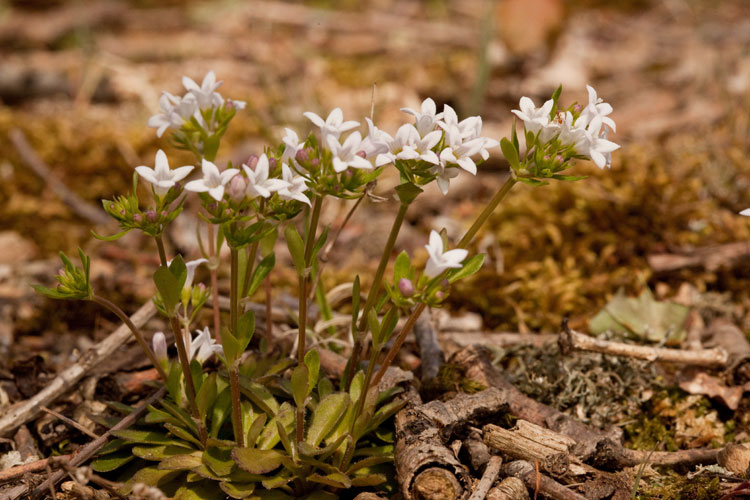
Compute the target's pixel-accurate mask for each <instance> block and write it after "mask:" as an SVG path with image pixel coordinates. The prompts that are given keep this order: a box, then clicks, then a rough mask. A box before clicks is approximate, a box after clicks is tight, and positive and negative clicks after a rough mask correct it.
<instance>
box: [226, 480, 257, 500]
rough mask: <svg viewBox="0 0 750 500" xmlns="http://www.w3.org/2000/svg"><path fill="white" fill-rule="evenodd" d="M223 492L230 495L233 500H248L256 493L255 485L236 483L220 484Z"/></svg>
mask: <svg viewBox="0 0 750 500" xmlns="http://www.w3.org/2000/svg"><path fill="white" fill-rule="evenodd" d="M219 488H221V491H223V492H224V493H226V494H227V495H229V496H230V497H231V498H247V497H249V496H250V495H252V494H253V491H255V483H235V482H233V481H232V482H229V481H225V482H221V483H219Z"/></svg>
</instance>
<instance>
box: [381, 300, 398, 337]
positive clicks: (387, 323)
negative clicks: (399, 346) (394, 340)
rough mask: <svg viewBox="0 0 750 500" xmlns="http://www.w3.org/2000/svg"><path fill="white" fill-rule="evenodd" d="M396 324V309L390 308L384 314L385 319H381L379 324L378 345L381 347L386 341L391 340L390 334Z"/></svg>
mask: <svg viewBox="0 0 750 500" xmlns="http://www.w3.org/2000/svg"><path fill="white" fill-rule="evenodd" d="M397 323H398V308H396V307H391V308H390V309H388V312H386V313H385V317H384V318H383V321H382V323H381V324H380V338H379V339H378V343H379V344H380V345H383V344H385V343H386V342H388V339H390V338H391V334H392V333H393V330H394V329H395V328H396V324H397Z"/></svg>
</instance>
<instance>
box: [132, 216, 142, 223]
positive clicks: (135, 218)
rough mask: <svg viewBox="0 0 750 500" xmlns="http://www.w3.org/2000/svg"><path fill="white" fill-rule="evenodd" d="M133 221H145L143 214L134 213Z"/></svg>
mask: <svg viewBox="0 0 750 500" xmlns="http://www.w3.org/2000/svg"><path fill="white" fill-rule="evenodd" d="M133 222H135V223H136V224H140V223H141V222H143V216H142V215H141V214H133Z"/></svg>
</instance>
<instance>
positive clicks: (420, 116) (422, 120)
mask: <svg viewBox="0 0 750 500" xmlns="http://www.w3.org/2000/svg"><path fill="white" fill-rule="evenodd" d="M401 111H403V112H404V113H409V114H410V115H412V116H414V117H415V118H416V119H417V121H416V123H415V124H414V126H415V127H416V129H417V131H418V132H419V135H420V136H424V135H426V134H427V133H429V132H432V131H433V130H434V129H435V125H436V124H437V122H438V120H440V118H442V116H443V113H437V114H436V111H437V107H436V106H435V101H433V100H432V99H430V98H429V97H428V98H427V99H425V100H424V101H422V107H421V111H415V110H413V109H411V108H401Z"/></svg>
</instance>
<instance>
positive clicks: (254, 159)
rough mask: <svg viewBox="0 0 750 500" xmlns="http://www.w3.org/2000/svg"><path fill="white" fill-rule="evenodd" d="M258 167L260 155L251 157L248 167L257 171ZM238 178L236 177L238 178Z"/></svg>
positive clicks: (248, 160)
mask: <svg viewBox="0 0 750 500" xmlns="http://www.w3.org/2000/svg"><path fill="white" fill-rule="evenodd" d="M257 165H258V155H250V158H248V159H247V166H248V167H250V170H252V171H255V167H256V166H257ZM236 177H237V176H235V178H236Z"/></svg>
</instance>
